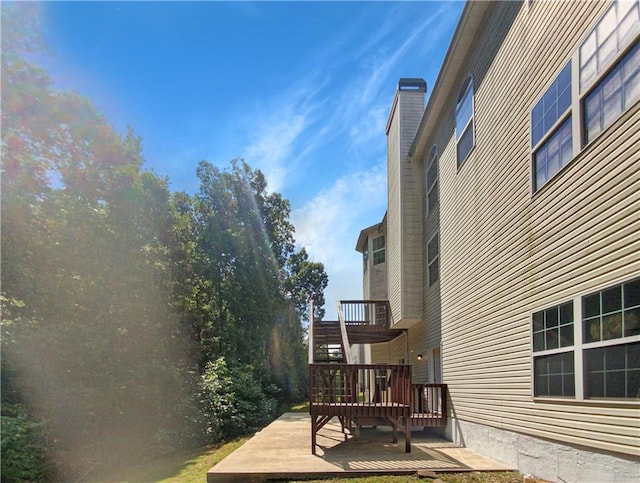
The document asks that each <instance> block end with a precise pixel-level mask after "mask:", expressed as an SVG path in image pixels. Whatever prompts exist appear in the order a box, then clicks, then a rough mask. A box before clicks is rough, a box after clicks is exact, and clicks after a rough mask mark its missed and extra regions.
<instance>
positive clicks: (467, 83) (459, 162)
mask: <svg viewBox="0 0 640 483" xmlns="http://www.w3.org/2000/svg"><path fill="white" fill-rule="evenodd" d="M469 92H471V113H470V115H469V119H468V120H467V121H466V122H465V124H464V126H463V128H462V130H461V132H460V133H458V114H459V113H460V108H461V106H462V105H463V101H464V100H465V99H466V97H467V94H468V93H469ZM475 104H476V93H475V86H474V82H473V76H472V75H471V74H469V75H467V77H465V80H464V82H463V83H462V86H461V87H460V93H459V94H458V99H457V101H456V115H455V129H454V131H455V138H456V166H457V169H458V170H460V169H461V168H462V166H463V165H464V163H465V161H466V160H467V158H469V156H470V155H471V152H472V151H473V148H474V147H475V146H476V126H475V109H476V108H475ZM468 129H471V147H470V148H469V151H468V152H467V153H466V154H465V155H464V157H463V158H462V159H460V154H459V152H458V146H459V143H460V140H461V139H462V137H463V135H464V134H465V133H466V132H467V130H468Z"/></svg>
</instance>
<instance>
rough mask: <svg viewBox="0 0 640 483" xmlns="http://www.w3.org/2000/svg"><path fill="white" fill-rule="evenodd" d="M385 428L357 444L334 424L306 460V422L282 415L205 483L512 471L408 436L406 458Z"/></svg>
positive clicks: (367, 431)
mask: <svg viewBox="0 0 640 483" xmlns="http://www.w3.org/2000/svg"><path fill="white" fill-rule="evenodd" d="M391 441H392V434H391V431H390V429H388V428H378V429H373V428H363V430H362V431H361V434H360V438H359V439H358V440H355V439H353V438H352V437H349V438H348V440H347V441H345V440H344V435H343V433H342V431H341V428H340V423H339V422H338V420H337V418H334V420H332V421H331V422H329V423H328V424H327V425H326V426H325V427H324V428H322V430H320V431H319V432H318V448H317V454H316V455H312V454H311V419H310V417H309V415H308V414H307V413H286V414H283V415H282V416H281V417H280V418H278V419H277V420H275V421H274V422H273V423H271V424H270V425H269V426H267V427H266V428H264V429H263V430H262V431H260V432H259V433H256V435H255V436H254V437H253V438H251V439H250V440H249V441H247V443H245V444H244V445H243V446H242V447H240V448H238V449H237V450H236V451H234V452H233V453H232V454H230V455H229V456H228V457H227V458H225V459H224V460H222V461H221V462H220V463H218V464H217V465H216V466H214V467H213V468H211V469H210V470H209V471H208V473H207V482H208V483H220V482H239V481H242V482H254V481H255V482H257V481H266V480H297V479H300V480H303V479H318V478H332V477H334V478H335V477H348V476H368V475H375V474H385V475H407V474H414V473H416V472H417V471H419V470H428V471H433V472H445V471H449V472H450V471H515V469H514V468H512V467H509V466H507V465H505V464H503V463H500V462H499V461H496V460H493V459H491V458H489V457H487V456H484V455H480V454H478V453H476V452H474V451H471V450H469V449H466V448H461V447H459V446H457V445H455V444H454V443H450V442H447V441H445V440H442V439H439V438H432V437H429V436H427V435H425V434H424V433H422V432H412V435H411V449H412V452H411V453H405V452H404V438H403V436H402V434H400V435H399V440H398V442H397V443H392V442H391Z"/></svg>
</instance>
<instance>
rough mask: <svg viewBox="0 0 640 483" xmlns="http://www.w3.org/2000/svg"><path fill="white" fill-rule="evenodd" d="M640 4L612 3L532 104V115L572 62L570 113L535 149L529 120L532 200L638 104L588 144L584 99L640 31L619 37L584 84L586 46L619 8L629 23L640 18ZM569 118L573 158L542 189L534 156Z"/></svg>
mask: <svg viewBox="0 0 640 483" xmlns="http://www.w3.org/2000/svg"><path fill="white" fill-rule="evenodd" d="M639 3H640V0H633V1H632V2H629V1H628V0H625V1H623V2H620V1H619V0H614V1H612V2H611V3H610V6H609V7H608V8H607V9H606V10H605V11H604V12H603V14H602V15H601V16H600V17H599V18H598V19H597V20H596V21H595V22H594V25H593V26H592V28H591V29H589V31H588V32H587V33H586V34H585V36H584V37H583V39H582V40H581V41H580V43H579V44H578V45H577V47H576V49H575V50H574V51H573V53H572V54H571V56H570V57H569V58H567V59H565V60H563V62H562V64H561V67H560V69H559V70H558V71H556V73H555V74H554V76H553V79H552V80H551V82H549V84H547V86H546V87H545V89H543V90H542V92H541V94H540V96H539V97H538V98H537V99H536V101H535V102H534V103H533V105H532V107H531V110H530V113H532V112H533V109H534V107H535V106H537V104H538V102H539V101H540V100H541V99H542V98H543V97H544V95H545V94H546V93H547V90H548V89H549V87H551V86H552V85H553V84H554V82H555V80H556V78H557V76H558V74H559V73H560V72H562V69H563V68H564V67H565V66H566V64H567V63H568V62H571V107H570V108H569V109H567V111H566V112H565V113H563V115H562V116H560V117H559V118H558V120H557V122H556V123H555V124H554V125H553V126H552V127H551V128H550V129H549V130H547V131H546V132H545V135H544V136H543V137H542V138H541V139H540V140H539V141H538V142H536V143H535V145H534V143H533V125H532V123H531V116H530V123H529V136H530V141H531V142H530V145H531V148H530V150H531V192H532V196H533V195H535V194H537V193H539V192H541V191H542V190H543V188H545V187H546V186H549V185H551V184H553V183H552V181H553V180H554V179H557V178H559V177H561V174H562V172H563V171H565V168H566V167H567V166H569V165H570V164H571V162H572V161H573V160H574V159H575V158H576V157H578V155H579V154H580V153H581V152H582V151H584V150H585V149H586V148H587V147H588V146H589V145H591V144H592V143H593V142H594V141H595V140H596V139H598V138H599V137H600V136H602V135H603V134H604V133H605V132H606V131H607V130H608V128H609V127H610V126H611V125H612V124H614V123H615V122H616V120H617V119H618V118H620V117H621V116H622V115H623V114H624V113H625V112H627V111H628V110H629V109H630V108H631V106H632V105H635V104H636V103H637V100H636V101H634V102H633V104H630V105H626V106H624V108H623V109H622V111H621V112H620V113H618V114H617V115H616V116H614V117H612V118H611V119H610V120H609V122H608V124H606V125H605V126H604V127H603V128H602V130H601V131H600V132H599V133H598V134H596V135H595V136H593V137H592V138H591V139H589V141H588V142H586V125H585V106H584V102H585V99H586V98H587V97H588V96H589V94H591V93H592V92H593V91H594V90H595V89H597V88H598V87H599V86H600V85H601V82H602V81H603V80H605V79H606V77H607V75H608V74H609V73H610V72H611V71H612V70H614V69H615V68H616V67H617V66H618V65H619V63H620V62H621V61H622V60H623V59H624V57H625V55H626V54H627V53H628V52H630V51H631V49H632V48H633V47H634V46H635V44H636V43H637V42H640V28H638V27H636V30H633V29H630V30H628V31H627V34H626V35H624V36H623V37H622V38H620V37H616V38H617V43H616V48H615V52H614V53H612V54H610V55H609V56H607V58H606V59H605V60H604V61H603V62H602V65H599V66H598V68H597V69H596V71H597V73H596V74H594V75H593V76H591V77H590V78H589V79H588V80H587V81H584V80H582V79H581V67H582V65H583V63H584V62H583V59H582V57H584V56H585V55H584V53H585V45H587V44H588V42H590V41H592V40H591V39H592V37H593V36H594V35H596V36H597V34H594V32H597V31H598V29H599V28H600V26H601V25H603V24H605V23H606V21H607V20H608V16H610V15H611V12H612V11H615V12H618V10H619V9H620V8H621V7H620V5H623V7H624V8H622V10H620V11H621V12H623V14H624V15H625V17H624V18H625V19H628V18H629V17H628V16H626V15H627V14H628V13H629V12H633V13H634V14H635V12H638V15H640V5H639ZM619 27H620V24H616V26H615V28H613V30H610V32H609V36H607V38H609V37H610V36H611V35H616V36H617V35H618V32H619ZM596 44H597V45H599V44H598V42H597V41H596ZM595 55H596V56H597V55H598V50H597V48H596V51H595ZM590 58H591V57H590ZM569 118H570V119H571V120H570V123H571V141H572V151H573V152H572V155H571V158H570V159H569V160H568V161H567V162H566V163H563V164H562V165H561V167H560V169H559V170H558V171H556V172H554V173H553V175H552V176H550V177H549V178H548V179H547V180H546V181H545V182H544V183H543V184H542V185H541V186H537V183H536V179H537V178H536V176H537V173H536V157H535V155H536V153H537V152H538V150H539V149H540V148H541V147H543V145H544V144H545V143H546V142H547V141H549V140H550V139H551V138H552V137H553V136H554V135H555V133H556V130H557V129H558V127H560V126H561V125H562V124H563V123H564V122H565V121H567V119H569Z"/></svg>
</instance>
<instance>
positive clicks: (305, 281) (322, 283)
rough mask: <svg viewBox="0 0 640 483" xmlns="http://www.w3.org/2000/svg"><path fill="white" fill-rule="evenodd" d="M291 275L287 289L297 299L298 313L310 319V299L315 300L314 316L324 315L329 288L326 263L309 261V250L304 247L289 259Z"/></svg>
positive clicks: (288, 267)
mask: <svg viewBox="0 0 640 483" xmlns="http://www.w3.org/2000/svg"><path fill="white" fill-rule="evenodd" d="M287 269H288V271H289V277H288V278H287V284H286V285H287V289H288V291H289V293H290V295H291V297H292V298H293V300H294V301H295V305H296V311H297V313H298V315H299V316H300V317H301V318H302V319H304V320H307V321H308V320H309V300H313V310H314V314H313V316H314V317H315V318H316V319H322V317H324V302H325V300H324V289H325V288H327V284H328V283H329V277H327V274H326V272H325V271H324V265H323V264H322V263H319V262H311V261H309V255H308V254H307V250H306V249H305V248H302V249H301V250H300V251H299V252H297V253H294V254H293V255H291V257H290V258H289V260H288V261H287Z"/></svg>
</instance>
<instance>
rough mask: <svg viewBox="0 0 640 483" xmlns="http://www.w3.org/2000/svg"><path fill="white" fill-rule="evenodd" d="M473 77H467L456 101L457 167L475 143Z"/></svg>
mask: <svg viewBox="0 0 640 483" xmlns="http://www.w3.org/2000/svg"><path fill="white" fill-rule="evenodd" d="M473 104H474V98H473V78H472V77H471V76H469V77H467V79H466V80H465V82H464V84H462V89H460V95H459V96H458V102H457V103H456V152H457V164H458V168H459V167H460V166H462V163H463V162H464V160H465V159H466V158H467V156H468V155H469V153H470V152H471V149H472V148H473V146H474V145H475V134H474V127H473V109H474V105H473Z"/></svg>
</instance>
